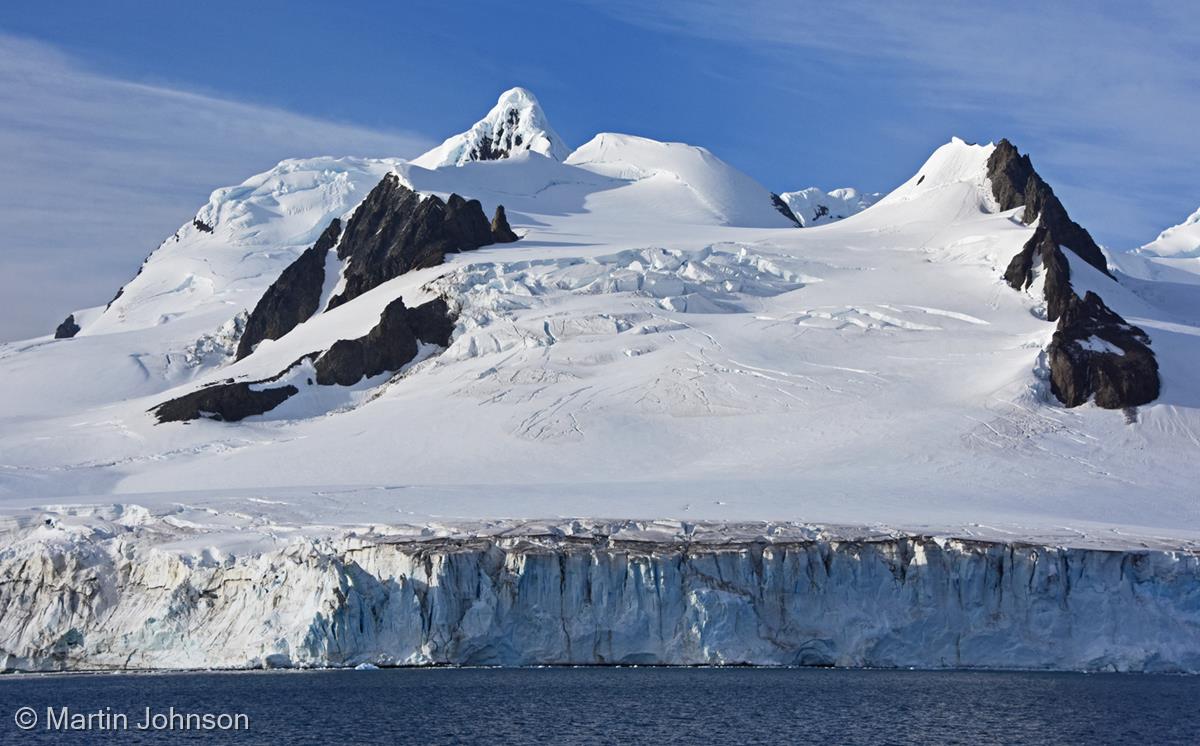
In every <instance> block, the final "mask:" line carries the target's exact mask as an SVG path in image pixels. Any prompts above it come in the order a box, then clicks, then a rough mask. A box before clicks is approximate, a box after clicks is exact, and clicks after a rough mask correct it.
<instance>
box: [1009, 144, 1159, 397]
mask: <svg viewBox="0 0 1200 746" xmlns="http://www.w3.org/2000/svg"><path fill="white" fill-rule="evenodd" d="M988 179H989V180H990V181H991V184H992V196H993V197H995V198H996V201H997V202H998V203H999V205H1000V208H1001V209H1002V210H1012V209H1015V208H1017V207H1021V206H1022V205H1023V206H1024V207H1025V210H1024V212H1023V214H1022V216H1021V221H1022V222H1024V223H1025V224H1026V225H1032V224H1033V223H1034V222H1035V221H1036V222H1037V229H1036V230H1035V231H1034V233H1033V235H1032V236H1031V237H1030V238H1029V240H1028V241H1026V242H1025V245H1024V246H1023V247H1022V248H1021V251H1020V252H1018V253H1017V255H1016V256H1014V257H1013V258H1012V260H1011V261H1010V262H1009V264H1008V267H1007V269H1006V270H1005V272H1004V279H1005V281H1006V282H1007V283H1008V284H1009V285H1010V286H1011V287H1013V288H1015V289H1018V290H1020V289H1023V288H1027V287H1029V285H1030V283H1032V282H1033V268H1034V265H1035V260H1040V261H1041V264H1042V276H1043V280H1044V282H1043V297H1044V298H1045V300H1046V317H1047V318H1048V319H1049V320H1050V321H1055V320H1057V321H1058V328H1057V330H1056V331H1055V332H1054V338H1053V340H1052V341H1051V343H1050V345H1049V346H1048V347H1047V349H1046V352H1047V356H1048V358H1049V362H1050V388H1051V391H1052V392H1053V393H1054V395H1055V396H1056V397H1057V398H1058V400H1059V401H1061V402H1062V403H1063V404H1065V405H1066V406H1068V407H1076V406H1079V405H1080V404H1083V403H1084V402H1086V401H1088V399H1092V398H1093V397H1094V401H1095V402H1096V405H1097V406H1100V407H1104V408H1107V409H1122V408H1125V407H1135V406H1138V405H1141V404H1146V403H1149V402H1151V401H1153V400H1154V399H1156V398H1158V394H1159V388H1160V384H1159V377H1158V361H1157V360H1156V359H1155V357H1154V352H1153V351H1152V350H1151V349H1150V347H1149V345H1150V338H1149V337H1148V336H1147V335H1146V333H1145V332H1144V331H1142V330H1141V329H1139V328H1138V327H1136V326H1132V325H1130V324H1129V323H1127V322H1126V321H1125V319H1123V318H1121V316H1120V315H1118V314H1117V313H1116V312H1115V311H1113V310H1112V309H1111V308H1109V307H1108V306H1107V305H1105V304H1104V301H1103V300H1102V299H1101V298H1100V296H1099V295H1097V294H1096V293H1093V292H1090V291H1089V292H1088V293H1087V294H1086V295H1085V296H1084V297H1083V298H1080V297H1079V295H1078V294H1076V292H1075V289H1074V287H1073V286H1072V285H1071V265H1070V262H1069V261H1068V259H1067V256H1066V255H1065V254H1064V253H1063V250H1064V249H1066V250H1069V251H1071V252H1072V253H1074V254H1075V255H1076V256H1078V257H1079V258H1081V259H1083V260H1084V261H1085V262H1087V263H1088V264H1090V265H1092V266H1093V267H1095V268H1096V269H1098V270H1100V271H1101V272H1103V273H1104V274H1105V275H1107V276H1108V277H1110V278H1112V275H1111V274H1110V273H1109V271H1108V266H1107V262H1106V261H1105V259H1104V254H1103V253H1102V252H1101V251H1100V247H1099V246H1097V245H1096V242H1095V241H1093V240H1092V237H1091V235H1090V234H1089V233H1088V232H1087V231H1086V230H1084V229H1083V228H1082V227H1081V226H1080V225H1079V224H1078V223H1076V222H1074V221H1072V220H1071V219H1070V217H1069V216H1068V215H1067V211H1066V209H1065V208H1064V207H1063V206H1062V203H1061V202H1060V201H1059V200H1058V197H1056V196H1055V195H1054V191H1053V190H1052V189H1050V186H1049V185H1048V184H1046V182H1045V181H1043V180H1042V178H1041V177H1040V176H1038V174H1037V172H1036V171H1034V170H1033V164H1032V163H1031V162H1030V160H1029V156H1025V155H1021V154H1020V153H1019V152H1018V151H1017V149H1016V148H1015V147H1014V146H1013V145H1012V143H1010V142H1009V141H1008V140H1001V141H1000V142H999V144H997V145H996V149H995V150H994V151H993V152H992V155H991V157H989V158H988ZM1114 282H1115V279H1114Z"/></svg>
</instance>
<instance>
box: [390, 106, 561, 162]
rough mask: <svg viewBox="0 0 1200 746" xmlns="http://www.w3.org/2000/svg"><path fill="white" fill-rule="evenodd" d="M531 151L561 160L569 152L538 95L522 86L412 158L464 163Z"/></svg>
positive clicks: (498, 158)
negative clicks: (471, 123) (460, 130)
mask: <svg viewBox="0 0 1200 746" xmlns="http://www.w3.org/2000/svg"><path fill="white" fill-rule="evenodd" d="M525 151H529V152H532V153H538V154H539V155H544V156H546V157H547V158H553V159H554V160H556V161H561V160H563V159H564V158H566V157H567V153H568V152H570V151H569V150H568V149H567V146H566V143H564V142H563V140H562V138H561V137H559V136H558V133H557V132H555V131H554V128H553V127H551V126H550V123H549V122H548V121H547V120H546V113H545V112H544V111H542V106H541V104H539V103H538V100H537V97H536V96H534V95H533V93H531V92H530V91H529V90H527V89H525V88H521V87H519V86H518V87H515V88H509V89H508V90H507V91H505V92H504V93H502V94H500V98H499V99H498V100H497V101H496V105H495V106H493V107H492V109H491V111H489V112H488V113H487V116H485V117H484V118H483V119H481V120H479V121H478V122H476V123H475V124H474V126H472V127H471V129H469V130H467V131H466V132H463V133H461V134H458V135H454V136H453V137H450V138H447V139H446V141H445V142H443V143H442V144H441V145H439V146H437V147H436V148H434V149H433V150H430V151H429V152H427V153H425V154H423V155H421V156H419V157H418V158H415V159H413V163H414V164H416V165H418V166H421V167H423V168H430V169H432V168H441V167H443V166H461V165H463V164H464V163H470V162H471V161H495V160H500V159H502V158H508V157H509V156H511V155H514V154H516V153H521V152H525Z"/></svg>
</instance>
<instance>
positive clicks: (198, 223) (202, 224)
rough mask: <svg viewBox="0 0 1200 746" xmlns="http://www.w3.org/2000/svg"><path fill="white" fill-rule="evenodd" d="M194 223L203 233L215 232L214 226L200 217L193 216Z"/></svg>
mask: <svg viewBox="0 0 1200 746" xmlns="http://www.w3.org/2000/svg"><path fill="white" fill-rule="evenodd" d="M192 225H194V226H195V227H196V230H198V231H200V232H202V233H212V232H213V228H212V226H211V225H209V224H208V223H206V222H204V221H203V220H201V219H200V218H192Z"/></svg>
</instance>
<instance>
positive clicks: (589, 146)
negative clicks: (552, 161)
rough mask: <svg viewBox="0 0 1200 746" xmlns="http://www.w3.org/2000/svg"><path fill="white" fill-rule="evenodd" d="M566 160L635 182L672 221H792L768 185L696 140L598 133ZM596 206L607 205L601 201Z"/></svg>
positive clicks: (649, 201) (761, 224) (752, 224)
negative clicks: (774, 202)
mask: <svg viewBox="0 0 1200 746" xmlns="http://www.w3.org/2000/svg"><path fill="white" fill-rule="evenodd" d="M566 163H567V164H568V165H572V166H578V167H579V168H582V169H585V170H588V171H592V172H594V173H597V174H603V175H605V176H610V177H612V178H616V179H622V180H625V181H631V182H633V183H634V184H635V185H636V186H637V192H638V194H639V196H641V197H642V198H643V199H644V200H645V201H646V205H647V207H648V208H650V209H653V210H655V211H656V212H657V213H658V214H659V215H660V216H662V217H663V218H665V217H666V216H667V215H670V216H671V217H670V218H669V221H670V222H672V223H708V222H713V221H715V222H717V223H719V224H722V225H737V226H747V227H755V228H760V227H761V228H776V227H778V228H784V227H790V226H791V225H792V223H791V221H790V220H788V219H787V218H785V217H784V216H783V215H782V214H780V212H779V211H778V210H776V209H775V208H774V207H773V206H772V205H771V193H770V192H768V191H767V190H766V188H764V187H763V186H762V185H760V184H759V183H758V182H756V181H754V180H753V179H751V178H750V177H749V176H746V175H745V174H743V173H741V172H740V171H738V170H736V169H734V168H733V167H731V166H729V165H728V164H727V163H725V162H724V161H722V160H720V159H719V158H717V157H716V156H714V155H713V154H712V153H710V152H709V151H708V150H706V149H704V148H700V147H696V146H694V145H686V144H684V143H678V142H658V141H657V140H649V139H647V138H644V137H636V136H634V135H620V134H615V133H612V132H602V133H600V134H598V135H596V136H595V137H593V138H592V139H591V140H590V141H589V142H587V143H585V144H584V145H582V146H580V147H579V149H578V150H576V151H575V152H573V153H571V155H570V156H568V157H567V160H566ZM680 191H683V192H684V194H683V195H680V194H679V192H680ZM622 196H623V197H624V196H625V195H622ZM599 206H600V207H608V205H605V204H604V203H603V202H601V203H600V204H599ZM612 207H616V205H613V206H612ZM609 209H612V208H609ZM660 219H661V218H660Z"/></svg>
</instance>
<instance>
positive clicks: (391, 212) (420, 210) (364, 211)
mask: <svg viewBox="0 0 1200 746" xmlns="http://www.w3.org/2000/svg"><path fill="white" fill-rule="evenodd" d="M493 240H494V239H493V238H492V229H491V225H490V224H489V223H488V219H487V216H485V215H484V213H483V208H482V207H481V206H480V204H479V201H478V200H466V199H463V198H462V197H460V196H458V195H457V194H452V195H450V198H449V199H448V200H446V201H445V202H443V201H442V200H441V199H440V198H439V197H437V196H433V195H430V196H426V197H424V198H422V197H421V195H419V194H417V193H416V192H414V191H412V190H411V189H409V188H408V187H406V186H404V185H403V184H401V183H400V179H399V178H398V177H397V176H396V175H395V174H388V175H387V176H385V177H384V178H383V180H382V181H380V182H379V184H378V185H376V187H375V188H374V189H372V190H371V193H370V194H368V195H367V198H366V199H365V200H363V202H362V204H361V205H359V206H358V209H357V210H355V211H354V216H353V217H351V218H350V220H348V221H347V223H346V230H345V233H344V234H343V236H342V240H341V243H340V244H339V245H338V258H339V259H342V260H347V265H346V269H345V271H344V273H343V276H344V278H345V286H344V289H343V291H342V292H341V293H339V294H338V295H336V296H334V297H333V298H331V299H330V301H329V308H335V307H337V306H339V305H341V304H343V303H345V302H346V301H349V300H352V299H354V298H356V297H358V296H359V295H362V294H363V293H365V292H367V291H368V290H371V289H372V288H375V287H378V286H379V285H382V284H383V283H385V282H387V281H388V280H391V279H392V278H395V277H399V276H400V275H402V274H404V273H405V272H408V271H409V270H413V269H422V268H425V267H433V266H437V265H438V264H441V263H442V261H443V260H444V259H445V255H446V254H448V253H452V252H458V251H470V250H473V249H477V248H479V247H480V246H486V245H488V244H490V243H492V242H493Z"/></svg>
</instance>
